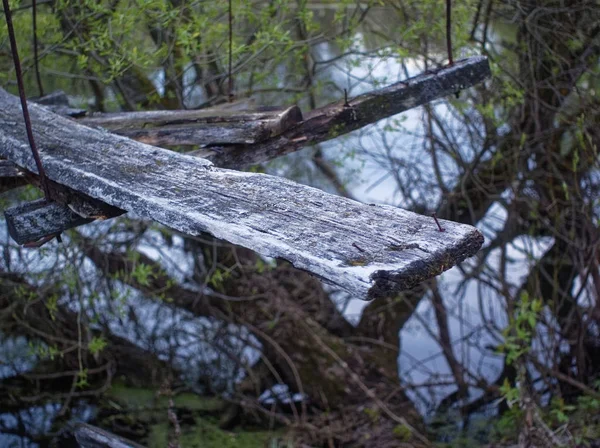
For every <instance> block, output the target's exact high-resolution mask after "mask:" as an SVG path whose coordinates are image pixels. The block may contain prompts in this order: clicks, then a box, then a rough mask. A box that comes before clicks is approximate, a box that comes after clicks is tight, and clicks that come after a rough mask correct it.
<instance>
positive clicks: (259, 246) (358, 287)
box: [0, 90, 483, 298]
mask: <svg viewBox="0 0 600 448" xmlns="http://www.w3.org/2000/svg"><path fill="white" fill-rule="evenodd" d="M30 114H31V119H32V123H33V128H34V133H35V136H36V140H37V144H38V148H39V150H40V154H41V157H42V161H43V163H44V167H45V169H46V173H47V175H48V177H49V178H50V179H52V180H54V181H56V182H60V183H61V184H63V185H65V186H67V187H69V188H71V189H73V190H75V191H78V192H81V193H84V194H86V195H88V196H91V197H93V198H96V199H99V200H101V201H104V202H105V203H107V204H110V205H112V206H115V207H120V208H122V209H124V210H129V211H132V212H135V213H136V214H137V215H139V216H141V217H144V218H149V219H153V220H155V221H157V222H159V223H162V224H164V225H166V226H169V227H171V228H173V229H176V230H178V231H181V232H184V233H187V234H191V235H198V234H201V233H203V232H208V233H210V234H212V235H214V236H216V237H217V238H221V239H224V240H226V241H229V242H231V243H234V244H238V245H241V246H244V247H247V248H249V249H252V250H255V251H257V252H259V253H261V254H263V255H266V256H270V257H275V258H283V259H286V260H289V261H290V262H291V263H292V264H294V266H296V267H298V268H301V269H305V270H307V271H309V272H312V273H313V274H316V275H318V276H320V277H321V278H323V279H325V280H326V281H328V282H330V283H332V284H334V285H337V286H339V287H340V288H343V289H345V290H347V291H349V292H351V293H353V294H355V295H357V296H359V297H362V298H365V297H368V298H374V297H378V296H382V295H390V294H395V293H396V292H397V291H400V290H402V289H406V288H410V287H412V286H414V285H416V284H417V283H419V282H421V281H423V280H425V279H427V278H430V277H432V276H434V275H437V274H439V273H441V272H442V271H444V270H446V269H449V268H450V267H452V265H454V264H456V263H458V262H460V261H462V260H463V259H465V258H466V257H468V256H471V255H473V254H474V253H475V252H477V250H478V249H479V247H480V246H481V244H482V242H483V236H482V235H481V233H480V232H479V231H478V230H477V229H475V228H473V227H470V226H466V225H461V224H457V223H453V222H447V221H445V222H443V226H444V227H445V228H446V231H445V232H439V231H438V230H437V227H436V226H435V222H434V221H433V219H432V218H430V217H426V216H420V215H417V214H414V213H411V212H408V211H406V210H402V209H398V208H395V207H389V206H378V205H366V204H361V203H358V202H355V201H352V200H349V199H345V198H340V197H337V196H333V195H330V194H327V193H324V192H322V191H320V190H317V189H315V188H311V187H307V186H303V185H299V184H296V183H294V182H291V181H289V180H286V179H282V178H279V177H274V176H269V175H264V174H257V173H244V172H237V171H231V170H226V169H220V168H216V167H215V166H214V165H213V164H212V163H210V162H209V161H206V160H203V159H200V158H195V157H190V156H186V155H183V154H178V153H174V152H172V151H168V150H164V149H161V148H156V147H152V146H148V145H145V144H142V143H138V142H135V141H133V140H130V139H127V138H125V137H121V136H117V135H114V134H111V133H109V132H107V131H102V130H99V129H92V128H89V127H86V126H83V125H81V124H79V123H77V122H75V121H73V120H70V119H67V118H63V117H61V116H58V115H56V114H53V113H52V112H49V111H48V110H47V109H45V108H44V107H42V106H38V105H36V104H32V105H31V108H30ZM20 117H21V114H20V103H19V100H18V98H16V97H15V96H13V95H10V94H8V93H7V92H5V91H3V90H0V155H1V156H3V157H6V158H7V159H9V160H11V161H13V162H15V163H16V164H17V165H19V166H22V167H24V168H25V169H27V170H29V171H32V172H36V166H35V163H34V162H33V159H32V157H31V152H30V149H29V145H28V143H27V138H26V134H25V128H24V126H23V123H22V119H21V118H20ZM15 121H17V125H13V124H10V123H14V122H15Z"/></svg>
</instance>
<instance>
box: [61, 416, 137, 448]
mask: <svg viewBox="0 0 600 448" xmlns="http://www.w3.org/2000/svg"><path fill="white" fill-rule="evenodd" d="M57 439H58V440H57V442H58V445H57V446H73V447H77V448H144V447H143V446H142V445H139V444H137V443H135V442H132V441H131V440H128V439H126V438H124V437H121V436H118V435H116V434H113V433H111V432H109V431H105V430H104V429H102V428H98V427H97V426H93V425H90V424H88V423H83V422H76V423H71V424H69V425H68V426H67V428H65V431H64V432H63V433H62V434H60V436H59V437H58V438H57Z"/></svg>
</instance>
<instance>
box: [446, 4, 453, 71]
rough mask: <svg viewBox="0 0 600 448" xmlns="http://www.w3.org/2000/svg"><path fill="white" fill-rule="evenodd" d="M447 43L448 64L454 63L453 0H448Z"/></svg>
mask: <svg viewBox="0 0 600 448" xmlns="http://www.w3.org/2000/svg"><path fill="white" fill-rule="evenodd" d="M446 45H447V47H448V65H453V64H454V58H453V57H452V0H446Z"/></svg>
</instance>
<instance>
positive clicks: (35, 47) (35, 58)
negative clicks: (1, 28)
mask: <svg viewBox="0 0 600 448" xmlns="http://www.w3.org/2000/svg"><path fill="white" fill-rule="evenodd" d="M31 21H32V22H33V65H34V67H35V79H36V80H37V85H38V89H39V91H40V96H44V87H43V86H42V78H41V77H40V60H39V56H38V38H37V0H32V1H31Z"/></svg>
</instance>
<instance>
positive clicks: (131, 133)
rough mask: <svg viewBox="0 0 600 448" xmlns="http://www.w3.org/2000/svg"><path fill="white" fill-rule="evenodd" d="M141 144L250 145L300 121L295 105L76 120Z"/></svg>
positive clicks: (182, 111) (129, 114)
mask: <svg viewBox="0 0 600 448" xmlns="http://www.w3.org/2000/svg"><path fill="white" fill-rule="evenodd" d="M79 121H80V123H83V124H85V125H88V126H99V127H102V128H104V129H107V130H109V131H111V132H114V133H115V134H119V135H124V136H126V137H129V138H133V139H135V140H138V141H140V142H143V143H148V144H151V145H158V146H163V145H165V146H169V145H216V144H217V145H218V144H250V143H257V142H261V141H264V140H267V139H269V138H271V137H275V136H277V135H279V134H281V133H282V132H283V131H285V130H287V129H289V128H291V127H292V126H295V125H296V124H298V123H299V122H301V121H302V112H301V111H300V109H299V108H298V106H291V107H288V108H286V109H276V110H249V111H229V110H222V109H201V110H159V111H144V112H122V113H114V114H99V115H94V116H92V117H88V118H82V119H81V120H79Z"/></svg>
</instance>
